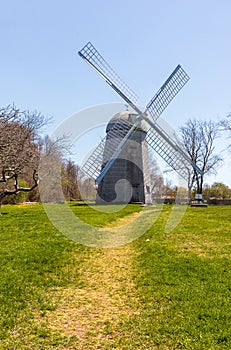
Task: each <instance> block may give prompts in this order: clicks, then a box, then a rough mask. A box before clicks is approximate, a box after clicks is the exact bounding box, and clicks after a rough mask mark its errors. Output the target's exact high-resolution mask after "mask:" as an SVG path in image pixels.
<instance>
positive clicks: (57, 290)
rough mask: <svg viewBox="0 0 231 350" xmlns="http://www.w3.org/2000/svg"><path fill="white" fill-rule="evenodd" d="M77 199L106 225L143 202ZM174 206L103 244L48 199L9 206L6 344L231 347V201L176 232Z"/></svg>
mask: <svg viewBox="0 0 231 350" xmlns="http://www.w3.org/2000/svg"><path fill="white" fill-rule="evenodd" d="M70 207H71V209H72V210H73V212H74V213H76V214H77V215H78V216H79V217H80V218H81V219H82V220H84V221H85V222H87V223H89V224H92V225H95V226H98V227H102V226H105V225H110V224H111V225H113V222H114V225H117V223H118V225H119V224H121V222H120V220H121V219H122V222H123V220H126V218H127V217H130V216H131V214H132V213H134V212H138V211H140V207H139V206H134V205H128V206H126V207H125V208H124V209H122V210H120V211H115V212H113V211H114V210H115V209H116V207H111V209H110V211H111V212H109V213H103V212H99V211H95V210H94V209H93V208H90V207H88V206H86V205H83V204H80V203H72V204H70ZM101 209H102V207H101ZM119 209H121V208H120V207H119ZM170 210H171V206H164V207H163V210H162V212H161V215H160V216H159V218H158V220H157V221H156V223H155V224H154V225H153V226H152V227H151V229H149V230H148V231H147V232H146V233H145V234H144V235H143V236H142V237H140V238H139V239H137V240H136V241H134V242H132V243H130V244H126V245H124V246H121V247H118V248H110V249H99V248H98V249H96V248H89V247H85V246H83V245H80V244H78V243H76V242H73V241H70V240H68V239H67V238H66V237H64V236H63V235H62V234H61V233H59V232H58V231H57V230H56V229H55V228H54V227H53V226H52V224H51V223H50V222H49V220H48V218H47V216H46V214H45V213H44V211H43V208H42V206H40V205H34V206H4V207H3V208H2V213H3V215H2V216H1V217H0V242H1V245H0V259H1V270H0V339H1V342H0V349H7V350H10V349H15V350H16V349H17V350H18V349H33V350H37V349H86V350H88V349H115V348H117V349H137V350H138V349H206V350H207V349H230V348H231V337H230V334H231V329H230V324H231V320H230V310H231V305H230V291H231V284H230V271H231V269H230V265H231V264H230V256H231V254H230V244H231V237H230V236H231V234H230V233H231V220H230V215H231V207H228V206H227V207H212V206H211V207H208V208H190V207H189V208H188V210H187V211H186V214H185V216H184V217H183V219H182V221H181V223H180V224H179V225H178V226H177V227H176V228H175V229H174V230H173V231H172V232H168V233H166V232H165V225H166V222H167V219H168V217H169V214H170ZM118 229H119V228H118ZM135 229H136V228H135V227H134V230H135Z"/></svg>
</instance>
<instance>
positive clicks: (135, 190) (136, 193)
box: [131, 185, 140, 203]
mask: <svg viewBox="0 0 231 350" xmlns="http://www.w3.org/2000/svg"><path fill="white" fill-rule="evenodd" d="M139 197H140V196H139V185H133V186H132V198H131V202H132V203H136V202H140V198H139Z"/></svg>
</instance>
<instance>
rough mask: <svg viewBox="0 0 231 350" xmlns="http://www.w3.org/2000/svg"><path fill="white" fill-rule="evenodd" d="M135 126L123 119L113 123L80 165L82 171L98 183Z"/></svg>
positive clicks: (132, 132)
mask: <svg viewBox="0 0 231 350" xmlns="http://www.w3.org/2000/svg"><path fill="white" fill-rule="evenodd" d="M136 127H137V124H136V123H135V124H131V123H129V122H128V121H126V122H125V121H123V120H118V121H117V122H116V123H114V125H113V127H112V128H111V130H110V131H109V132H108V133H107V137H106V136H105V137H104V138H103V140H102V141H101V142H100V143H99V145H98V146H97V147H96V148H95V149H94V150H93V152H92V153H91V154H90V156H89V157H88V158H87V160H86V161H85V163H84V164H83V165H82V167H81V169H82V170H83V172H84V173H85V174H86V175H87V176H89V177H90V178H92V179H94V180H95V181H96V182H98V183H99V182H100V181H101V180H102V179H103V178H104V176H105V175H106V173H107V172H108V170H109V169H110V167H111V166H112V164H113V163H114V162H115V160H116V158H117V157H118V156H119V154H120V152H121V151H122V150H123V148H124V146H125V144H126V142H127V140H128V139H129V138H131V137H132V135H133V134H134V132H135V130H136Z"/></svg>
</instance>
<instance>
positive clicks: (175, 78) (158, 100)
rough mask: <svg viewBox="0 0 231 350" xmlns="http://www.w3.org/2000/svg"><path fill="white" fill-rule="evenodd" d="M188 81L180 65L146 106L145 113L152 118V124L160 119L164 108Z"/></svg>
mask: <svg viewBox="0 0 231 350" xmlns="http://www.w3.org/2000/svg"><path fill="white" fill-rule="evenodd" d="M189 79H190V78H189V76H188V75H187V73H186V72H185V71H184V69H183V68H182V67H181V66H180V65H178V66H177V67H176V68H175V69H174V71H173V72H172V74H171V75H170V76H169V77H168V79H167V80H166V81H165V83H164V84H163V85H162V86H161V88H160V89H159V90H158V91H157V93H156V94H155V95H154V97H153V98H152V99H151V101H150V102H149V103H148V104H147V107H146V108H147V111H148V112H149V114H150V115H151V116H152V119H153V121H154V122H155V121H156V120H157V119H158V118H159V117H160V115H161V114H162V113H163V111H164V110H165V108H166V107H167V106H168V105H169V103H170V102H171V101H172V99H173V98H174V97H175V96H176V95H177V94H178V92H179V91H180V90H181V89H182V88H183V86H184V85H185V84H186V83H187V82H188V80H189Z"/></svg>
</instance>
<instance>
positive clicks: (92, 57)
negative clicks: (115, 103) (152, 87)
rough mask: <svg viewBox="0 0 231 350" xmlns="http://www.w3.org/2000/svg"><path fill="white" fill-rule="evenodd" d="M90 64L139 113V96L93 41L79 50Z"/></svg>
mask: <svg viewBox="0 0 231 350" xmlns="http://www.w3.org/2000/svg"><path fill="white" fill-rule="evenodd" d="M78 54H79V56H80V57H82V58H83V59H84V60H85V61H86V62H87V63H88V64H90V66H91V67H92V68H93V69H95V70H96V71H97V73H99V74H100V75H101V77H102V78H103V79H104V80H105V81H106V82H107V83H108V84H109V85H110V86H111V87H112V88H113V89H114V90H115V91H116V92H117V93H118V94H119V95H120V96H121V97H122V98H123V99H124V100H125V101H126V102H127V103H128V104H129V105H130V106H131V107H132V108H133V109H134V110H135V111H137V112H138V113H139V112H140V111H139V110H137V107H136V102H137V100H138V96H137V95H136V94H135V93H134V92H133V91H132V90H131V89H130V88H129V87H128V85H127V84H126V83H125V82H124V81H123V80H122V79H121V78H120V77H119V75H118V74H117V73H116V72H115V71H114V70H113V69H112V68H111V66H110V65H109V64H108V63H107V62H106V61H105V59H104V58H103V57H102V56H101V54H100V53H99V52H98V51H97V50H96V48H95V47H94V46H93V45H92V43H91V42H88V43H87V44H86V45H85V46H84V47H83V48H82V50H80V51H79V52H78Z"/></svg>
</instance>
